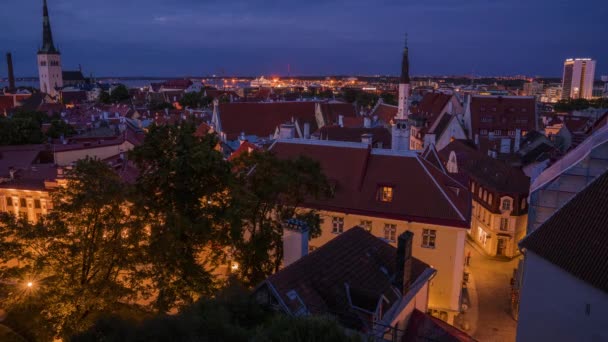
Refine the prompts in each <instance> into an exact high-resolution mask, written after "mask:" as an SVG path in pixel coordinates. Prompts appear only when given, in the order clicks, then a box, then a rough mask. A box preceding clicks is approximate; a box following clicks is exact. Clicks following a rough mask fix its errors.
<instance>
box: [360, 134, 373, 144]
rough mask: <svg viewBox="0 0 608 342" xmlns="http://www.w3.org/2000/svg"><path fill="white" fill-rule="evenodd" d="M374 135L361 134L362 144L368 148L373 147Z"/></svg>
mask: <svg viewBox="0 0 608 342" xmlns="http://www.w3.org/2000/svg"><path fill="white" fill-rule="evenodd" d="M373 141H374V140H373V135H372V134H371V133H363V134H361V142H362V143H364V144H365V145H367V146H371V145H372V144H373Z"/></svg>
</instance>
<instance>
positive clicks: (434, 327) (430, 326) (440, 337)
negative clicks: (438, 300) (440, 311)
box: [401, 309, 475, 342]
mask: <svg viewBox="0 0 608 342" xmlns="http://www.w3.org/2000/svg"><path fill="white" fill-rule="evenodd" d="M401 341H402V342H426V341H441V342H469V341H475V339H473V338H472V337H471V336H469V335H467V333H465V332H464V331H461V330H459V329H457V328H455V327H454V326H452V325H449V324H448V323H446V322H444V321H442V320H440V319H438V318H435V317H433V316H431V315H429V314H425V313H423V312H421V311H420V310H418V309H414V311H413V312H412V315H411V316H410V319H409V321H408V323H407V328H406V330H405V334H404V335H403V337H402V338H401Z"/></svg>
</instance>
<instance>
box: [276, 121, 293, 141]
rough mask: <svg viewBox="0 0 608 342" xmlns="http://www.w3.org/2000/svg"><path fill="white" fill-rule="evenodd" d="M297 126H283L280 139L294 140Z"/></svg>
mask: <svg viewBox="0 0 608 342" xmlns="http://www.w3.org/2000/svg"><path fill="white" fill-rule="evenodd" d="M295 131H296V125H294V124H292V123H286V124H282V125H281V127H280V128H279V138H280V139H293V138H294V137H295Z"/></svg>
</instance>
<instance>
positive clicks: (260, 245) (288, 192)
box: [230, 152, 330, 286]
mask: <svg viewBox="0 0 608 342" xmlns="http://www.w3.org/2000/svg"><path fill="white" fill-rule="evenodd" d="M234 165H235V167H237V168H238V170H239V171H238V172H237V175H236V177H237V184H236V185H235V186H234V187H233V192H232V197H233V201H232V205H231V207H230V209H231V214H232V216H231V230H230V238H231V243H232V244H233V245H234V252H233V257H234V258H235V260H236V261H237V262H238V263H239V269H238V275H239V277H240V279H241V281H243V283H244V284H245V285H247V286H255V285H257V284H258V283H259V282H260V281H262V280H264V279H265V278H266V277H267V276H269V275H271V274H273V273H275V272H276V271H278V269H279V267H280V265H281V261H282V258H283V243H282V237H283V224H284V223H285V221H286V220H288V219H292V218H295V219H299V220H302V221H304V222H306V223H307V225H308V226H309V228H310V229H311V233H310V235H311V237H315V236H318V235H319V234H320V219H319V216H318V214H317V213H316V212H315V211H314V210H306V209H301V208H300V206H301V205H302V204H303V203H304V201H305V200H306V199H307V198H308V199H310V198H320V197H324V196H328V195H329V189H330V187H329V183H328V181H327V179H326V177H325V176H324V174H323V173H322V171H321V168H320V166H319V164H318V163H317V162H315V161H313V160H311V159H309V158H305V157H300V158H298V159H294V160H281V159H278V158H277V157H276V156H274V155H273V154H271V153H267V152H253V153H250V154H246V155H243V156H242V157H240V158H237V160H235V161H234Z"/></svg>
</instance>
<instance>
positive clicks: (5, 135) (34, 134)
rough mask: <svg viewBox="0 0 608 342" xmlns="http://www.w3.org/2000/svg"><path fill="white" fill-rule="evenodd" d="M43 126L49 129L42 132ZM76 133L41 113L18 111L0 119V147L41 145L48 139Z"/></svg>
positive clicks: (55, 119)
mask: <svg viewBox="0 0 608 342" xmlns="http://www.w3.org/2000/svg"><path fill="white" fill-rule="evenodd" d="M43 124H50V127H48V129H47V130H46V132H43V128H42V126H43ZM75 133H76V131H75V130H74V128H73V127H72V126H70V125H69V124H68V123H66V122H65V121H63V119H61V116H59V115H54V116H49V115H47V114H46V113H43V112H37V111H25V110H19V111H16V112H15V113H13V115H12V116H9V117H0V145H27V144H41V143H44V142H45V141H46V140H47V139H48V138H59V137H60V136H62V135H63V136H65V137H68V136H71V135H74V134H75Z"/></svg>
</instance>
